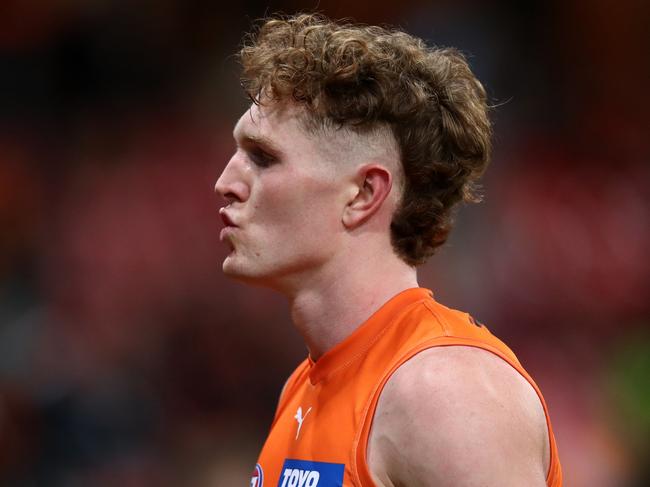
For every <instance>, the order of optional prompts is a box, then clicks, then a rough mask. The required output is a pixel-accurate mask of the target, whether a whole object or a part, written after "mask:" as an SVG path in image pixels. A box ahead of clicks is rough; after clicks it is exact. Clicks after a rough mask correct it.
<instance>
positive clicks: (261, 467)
mask: <svg viewBox="0 0 650 487" xmlns="http://www.w3.org/2000/svg"><path fill="white" fill-rule="evenodd" d="M453 345H464V346H473V347H478V348H482V349H484V350H487V351H489V352H492V353H494V354H495V355H497V356H499V357H501V358H502V359H503V360H505V361H506V362H508V363H509V364H510V365H511V366H512V367H513V368H515V369H516V370H517V371H518V372H519V373H520V374H521V375H522V376H523V377H525V378H526V380H528V382H530V384H531V385H532V386H533V388H534V389H535V391H537V394H538V395H539V398H540V400H541V402H542V405H543V406H544V412H545V414H546V421H547V424H548V432H549V440H550V445H551V455H550V466H549V471H548V475H547V485H548V486H549V487H559V486H561V485H562V471H561V468H560V462H559V459H558V453H557V446H556V444H555V438H554V436H553V430H552V428H551V422H550V419H549V416H548V410H547V408H546V403H545V402H544V398H543V397H542V394H541V392H540V391H539V388H538V387H537V385H536V384H535V383H534V382H533V380H532V379H531V378H530V376H529V375H528V374H527V373H526V371H525V370H524V369H523V368H522V366H521V364H520V363H519V361H518V360H517V358H516V357H515V355H514V353H512V351H511V350H510V349H509V348H508V347H507V346H506V345H504V344H503V342H501V341H500V340H499V339H498V338H496V337H495V336H494V335H492V334H491V333H490V332H489V331H488V329H487V328H486V327H484V326H479V325H476V324H475V323H474V321H473V320H472V318H471V317H470V316H469V315H468V314H466V313H461V312H459V311H455V310H451V309H449V308H446V307H445V306H442V305H441V304H439V303H437V302H436V301H435V300H434V299H433V297H432V295H431V292H430V291H429V290H427V289H423V288H414V289H409V290H406V291H404V292H402V293H400V294H398V295H397V296H395V297H394V298H392V299H391V300H390V301H388V303H386V304H385V305H384V306H383V307H382V308H380V309H379V310H378V311H377V312H376V313H375V314H374V315H372V316H371V317H370V318H369V319H368V320H367V321H366V322H365V323H364V324H362V325H361V326H360V327H359V328H357V329H356V330H355V331H354V332H353V333H352V334H351V335H350V336H349V337H348V338H347V339H346V340H344V341H343V342H341V343H340V344H338V345H337V346H335V347H334V348H333V349H332V350H330V351H328V352H327V353H326V354H324V355H323V356H322V357H321V358H320V359H319V360H318V361H317V362H313V361H312V360H311V359H310V358H307V359H306V360H305V361H304V362H303V363H302V364H300V365H299V366H298V368H297V369H296V370H295V371H294V373H293V374H292V375H291V377H290V378H289V380H288V381H287V384H286V386H285V389H284V392H283V394H282V397H281V398H280V402H279V404H278V408H277V411H276V415H275V419H274V421H273V424H272V426H271V430H270V432H269V436H268V438H267V440H266V443H265V444H264V447H263V448H262V452H261V454H260V457H259V460H258V465H257V467H256V474H255V477H254V478H253V480H252V481H251V485H253V486H254V487H263V486H278V487H316V486H318V487H330V486H333V485H344V486H346V487H347V486H355V487H371V486H374V485H375V484H374V482H373V481H372V479H371V477H370V472H369V471H368V465H367V464H366V449H367V445H368V435H369V432H370V426H371V424H372V418H373V415H374V412H375V408H376V406H377V401H378V399H379V395H380V393H381V390H382V388H383V386H384V385H385V383H386V382H387V380H388V379H389V378H390V376H391V374H392V373H393V372H394V371H395V370H397V368H398V367H399V366H400V365H402V364H403V363H404V362H405V361H407V360H408V359H409V358H411V357H413V356H414V355H415V354H417V353H419V352H421V351H422V350H425V349H427V348H431V347H437V346H453ZM341 481H342V484H341Z"/></svg>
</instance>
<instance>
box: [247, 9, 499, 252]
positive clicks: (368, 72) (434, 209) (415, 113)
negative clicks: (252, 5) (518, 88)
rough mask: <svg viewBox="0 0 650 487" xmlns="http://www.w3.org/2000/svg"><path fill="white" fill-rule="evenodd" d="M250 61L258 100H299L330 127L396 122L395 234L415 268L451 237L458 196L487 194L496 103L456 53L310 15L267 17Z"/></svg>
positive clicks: (251, 44)
mask: <svg viewBox="0 0 650 487" xmlns="http://www.w3.org/2000/svg"><path fill="white" fill-rule="evenodd" d="M240 60H241V63H242V67H243V71H242V86H243V87H244V89H245V91H246V92H247V94H248V95H249V96H250V97H251V98H252V99H253V101H254V102H256V103H259V101H260V97H261V95H262V94H263V95H264V97H265V98H266V97H268V98H269V99H270V100H272V101H280V100H287V99H289V100H293V101H294V102H296V103H298V104H300V105H302V106H304V108H305V110H306V114H307V117H308V119H310V120H311V121H312V122H316V123H317V124H318V125H320V126H325V127H327V126H335V127H345V128H348V129H351V130H356V131H363V130H364V129H371V128H373V127H377V126H378V125H381V124H384V125H388V126H389V127H390V128H391V130H392V133H393V135H394V136H395V139H396V141H397V146H398V147H399V151H400V157H401V162H402V166H403V169H404V186H403V194H402V198H401V202H400V206H399V207H398V209H397V210H396V212H395V215H394V216H393V220H392V223H391V238H392V243H393V247H394V249H395V251H396V252H397V254H398V255H399V256H400V257H401V258H402V259H403V260H404V261H406V262H407V263H409V264H410V265H418V264H421V263H423V262H424V261H425V260H426V259H427V258H428V257H429V256H430V255H432V254H433V253H434V251H435V249H436V248H437V247H438V246H440V245H442V244H443V243H444V242H445V241H446V240H447V237H448V235H449V232H450V230H451V226H452V208H453V207H454V206H455V205H456V204H457V203H458V202H460V201H466V202H476V201H478V200H479V197H478V195H477V194H476V190H475V184H476V181H477V180H478V178H479V177H480V176H481V175H482V173H483V172H484V170H485V168H486V166H487V164H488V161H489V159H490V149H491V142H490V140H491V126H490V122H489V119H488V105H487V102H486V95H485V90H484V89H483V86H482V85H481V83H480V82H479V81H478V80H477V79H476V77H475V76H474V74H473V73H472V71H471V70H470V68H469V66H468V64H467V61H466V59H465V57H464V56H463V55H462V54H461V53H460V52H459V51H457V50H456V49H450V48H435V47H427V46H426V45H425V43H424V42H423V41H422V40H420V39H418V38H415V37H413V36H411V35H409V34H406V33H404V32H401V31H397V30H388V29H384V28H381V27H374V26H361V25H353V24H340V23H336V22H333V21H331V20H329V19H326V18H324V17H322V16H319V15H312V14H301V15H297V16H293V17H287V18H271V19H266V20H264V21H263V23H261V25H260V26H259V28H258V29H257V30H256V31H255V32H254V33H253V34H251V35H250V36H249V37H248V38H247V39H246V40H245V42H244V47H243V48H242V50H241V51H240Z"/></svg>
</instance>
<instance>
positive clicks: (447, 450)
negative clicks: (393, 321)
mask: <svg viewBox="0 0 650 487" xmlns="http://www.w3.org/2000/svg"><path fill="white" fill-rule="evenodd" d="M535 402H537V403H539V400H538V398H537V397H536V394H535V392H534V391H533V390H532V388H531V387H530V385H529V384H528V383H527V382H526V381H525V379H523V378H522V377H521V376H520V375H519V374H518V373H517V372H516V371H514V369H512V368H511V367H510V366H509V365H508V364H507V363H505V362H503V361H502V360H501V359H499V358H497V357H494V356H491V354H489V352H485V351H482V350H478V349H469V348H468V347H453V348H452V347H445V348H444V349H442V348H441V349H430V350H427V351H425V352H422V353H421V354H419V355H418V356H416V357H415V358H414V359H412V360H411V361H409V362H407V363H406V364H404V365H403V366H402V367H400V369H398V371H397V372H395V374H394V375H393V377H391V379H390V380H389V381H388V383H387V385H386V387H385V389H384V391H383V392H382V394H381V397H380V400H379V404H378V407H377V412H376V415H375V421H374V422H373V428H372V432H371V438H370V442H369V443H370V448H369V452H368V453H369V464H371V469H373V466H374V467H375V470H376V471H377V472H380V475H384V476H385V477H386V478H387V479H390V482H384V484H386V485H391V483H392V484H394V485H409V486H410V485H413V486H415V485H422V486H429V485H431V486H438V487H445V486H473V485H481V486H492V485H499V486H508V485H513V486H514V485H518V486H519V485H531V486H536V485H539V486H543V485H545V470H544V461H543V456H544V439H545V438H544V435H545V419H544V415H543V409H541V404H535ZM540 410H541V417H540ZM378 466H379V468H377V467H378Z"/></svg>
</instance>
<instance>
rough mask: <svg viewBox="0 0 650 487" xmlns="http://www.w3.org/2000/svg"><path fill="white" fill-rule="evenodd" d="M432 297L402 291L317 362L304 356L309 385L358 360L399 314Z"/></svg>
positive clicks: (423, 292)
mask: <svg viewBox="0 0 650 487" xmlns="http://www.w3.org/2000/svg"><path fill="white" fill-rule="evenodd" d="M432 296H433V293H432V292H431V291H430V290H429V289H426V288H422V287H415V288H411V289H406V290H405V291H402V292H401V293H399V294H397V295H396V296H394V297H392V298H391V299H390V300H389V301H387V302H386V303H385V304H384V305H383V306H382V307H381V308H379V309H378V310H377V311H375V312H374V313H373V314H372V315H371V316H370V318H368V319H367V320H366V321H365V322H364V323H362V324H361V325H360V326H359V327H357V328H356V329H355V330H354V331H353V332H352V333H351V334H350V335H349V336H348V337H347V338H346V339H345V340H343V341H342V342H340V343H338V344H337V345H335V346H334V347H333V348H331V349H330V350H328V351H327V352H325V353H324V354H323V355H322V356H321V357H320V358H319V359H318V360H316V361H314V360H312V358H311V357H308V358H307V360H308V362H309V366H310V369H309V380H310V382H311V383H312V385H315V384H316V383H318V382H321V381H322V380H323V379H325V378H326V377H327V376H329V375H330V374H332V373H333V372H335V371H336V370H338V369H339V368H341V367H345V366H346V365H349V364H350V363H352V362H353V361H354V360H356V359H358V358H360V357H362V356H363V355H364V354H365V353H366V352H367V351H368V350H369V349H370V348H371V347H372V345H373V343H375V341H376V340H377V338H379V336H380V335H381V334H382V332H383V331H384V330H385V329H386V328H387V327H388V326H390V325H391V323H392V322H393V321H394V318H396V317H397V316H398V315H400V314H401V311H403V310H404V309H405V308H406V307H407V306H409V305H411V304H413V303H415V302H418V301H422V300H424V299H431V297H432Z"/></svg>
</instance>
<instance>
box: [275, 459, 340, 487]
mask: <svg viewBox="0 0 650 487" xmlns="http://www.w3.org/2000/svg"><path fill="white" fill-rule="evenodd" d="M344 470H345V465H344V464H342V463H327V462H311V461H309V460H291V459H289V458H287V459H286V460H285V461H284V465H282V472H281V473H280V479H279V480H278V487H342V486H343V472H344Z"/></svg>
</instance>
